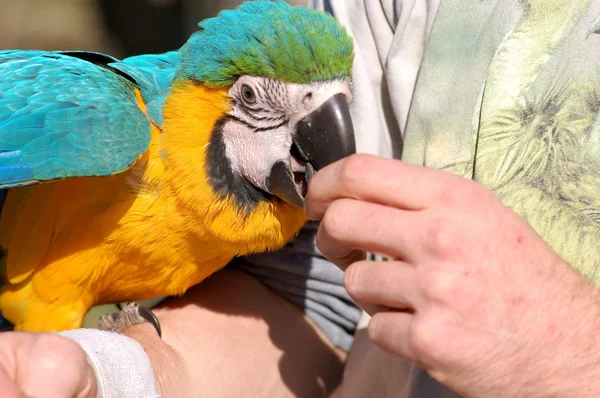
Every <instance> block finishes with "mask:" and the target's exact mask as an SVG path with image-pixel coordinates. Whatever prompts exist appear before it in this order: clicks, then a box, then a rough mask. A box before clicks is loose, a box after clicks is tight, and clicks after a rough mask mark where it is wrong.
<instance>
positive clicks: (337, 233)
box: [317, 199, 426, 269]
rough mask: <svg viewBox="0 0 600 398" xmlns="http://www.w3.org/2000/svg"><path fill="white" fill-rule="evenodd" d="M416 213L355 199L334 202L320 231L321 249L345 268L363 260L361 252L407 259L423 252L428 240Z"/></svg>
mask: <svg viewBox="0 0 600 398" xmlns="http://www.w3.org/2000/svg"><path fill="white" fill-rule="evenodd" d="M421 229H422V228H420V227H419V220H418V219H417V216H416V215H415V214H414V213H413V212H408V211H405V210H399V209H395V208H391V207H386V206H382V205H379V204H373V203H368V202H361V201H358V200H353V199H340V200H337V201H335V202H334V203H332V204H331V206H330V208H329V209H328V210H327V212H326V213H325V217H324V218H323V221H322V222H321V225H320V226H319V230H318V232H317V245H318V247H319V250H320V251H321V253H323V255H324V256H325V257H327V259H329V261H331V262H333V263H334V264H336V265H337V266H338V267H340V268H342V269H345V268H346V267H347V266H348V265H350V264H352V263H353V262H355V261H359V260H361V259H363V258H364V257H363V255H362V254H360V251H366V252H370V253H374V254H379V255H383V256H385V257H390V258H394V259H402V260H405V261H409V262H410V260H413V259H414V258H416V257H417V255H419V253H422V252H423V250H424V245H425V244H426V239H420V235H421V234H422V233H421V231H420V230H421Z"/></svg>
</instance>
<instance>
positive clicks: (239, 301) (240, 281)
mask: <svg viewBox="0 0 600 398" xmlns="http://www.w3.org/2000/svg"><path fill="white" fill-rule="evenodd" d="M155 314H156V315H157V316H158V318H159V319H160V322H161V326H162V329H163V339H162V340H160V339H159V338H158V336H157V335H156V332H154V330H153V329H152V328H151V327H150V326H149V325H138V326H135V327H132V328H129V329H128V330H126V331H125V334H127V335H129V336H131V337H133V338H135V339H136V340H138V341H139V342H140V344H141V345H142V346H143V347H144V348H145V349H146V352H147V353H148V355H149V357H150V359H151V361H152V363H153V367H154V371H155V373H156V378H157V383H158V385H159V390H160V391H161V393H162V394H163V396H168V397H170V396H173V397H179V396H186V395H185V394H189V395H194V394H197V393H198V392H201V393H202V395H206V396H242V395H244V396H298V397H304V396H306V397H318V396H327V395H329V394H331V393H332V392H333V391H334V390H335V388H336V387H337V386H338V384H339V382H340V379H341V374H342V368H343V360H342V356H343V355H342V354H340V353H339V352H336V351H335V350H334V348H333V347H332V346H331V344H330V343H329V342H328V341H327V340H326V339H325V338H324V337H322V336H321V335H320V333H319V332H318V331H317V329H316V328H315V327H314V326H313V325H312V324H311V323H310V322H309V321H308V319H307V318H306V317H305V316H304V315H303V313H302V312H301V311H300V310H299V309H298V308H297V307H296V306H295V305H293V304H291V303H289V302H288V301H287V300H285V299H283V298H282V297H281V296H279V295H277V294H275V293H273V292H272V291H271V290H269V289H267V288H265V287H264V286H263V285H262V284H260V283H259V282H258V281H257V280H255V279H254V278H252V277H250V276H248V275H246V274H244V273H242V272H238V271H223V272H221V273H219V274H217V275H215V276H213V277H211V278H210V279H209V280H207V281H205V282H203V283H202V284H201V285H199V286H197V287H195V288H193V289H191V290H190V291H189V292H188V293H186V294H185V295H184V296H183V297H182V298H177V299H173V300H171V301H169V302H167V303H165V305H164V306H162V307H161V308H158V309H156V310H155Z"/></svg>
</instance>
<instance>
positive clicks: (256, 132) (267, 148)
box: [222, 76, 352, 191]
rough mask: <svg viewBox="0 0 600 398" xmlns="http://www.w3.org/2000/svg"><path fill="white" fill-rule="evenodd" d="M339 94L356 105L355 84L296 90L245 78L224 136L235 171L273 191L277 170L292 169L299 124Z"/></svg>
mask: <svg viewBox="0 0 600 398" xmlns="http://www.w3.org/2000/svg"><path fill="white" fill-rule="evenodd" d="M337 94H344V95H345V96H346V97H347V98H348V101H349V102H350V101H351V98H352V93H351V89H350V81H348V80H334V81H330V82H317V83H311V84H295V83H284V82H281V81H279V80H275V79H269V78H261V77H253V76H242V77H240V78H239V79H238V80H237V81H236V83H235V84H234V85H233V86H232V87H231V89H230V90H229V96H230V98H231V99H232V103H233V106H232V110H231V113H230V119H229V120H228V121H227V123H226V124H225V126H224V127H223V130H222V133H223V140H224V142H225V148H226V152H225V153H226V156H227V158H228V159H229V161H230V163H231V167H232V168H233V170H234V171H235V172H237V173H239V174H240V175H242V176H244V177H245V178H246V179H247V180H248V181H250V182H251V183H252V184H253V185H254V186H256V187H258V188H260V189H263V190H265V191H268V187H267V186H266V181H267V178H268V177H269V175H270V172H271V169H272V167H273V165H274V164H276V163H277V162H284V163H285V164H287V165H288V166H289V167H290V168H291V167H292V162H291V156H290V149H291V147H292V142H293V134H294V132H295V128H296V125H297V124H298V122H300V121H301V120H302V119H304V118H305V117H306V116H308V115H309V114H311V113H312V112H313V111H315V110H316V109H317V108H319V107H320V106H321V105H322V104H323V103H324V102H326V101H327V100H328V99H330V98H331V97H333V96H335V95H337Z"/></svg>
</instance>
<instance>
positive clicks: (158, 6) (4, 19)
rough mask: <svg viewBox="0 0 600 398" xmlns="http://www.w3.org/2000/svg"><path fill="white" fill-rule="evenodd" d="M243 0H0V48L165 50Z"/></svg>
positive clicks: (294, 0) (118, 53) (119, 53)
mask: <svg viewBox="0 0 600 398" xmlns="http://www.w3.org/2000/svg"><path fill="white" fill-rule="evenodd" d="M242 2H243V1H242V0H0V9H1V10H2V12H1V13H0V49H37V50H90V51H100V52H104V53H108V54H110V55H113V56H115V57H117V58H123V57H126V56H130V55H136V54H144V53H157V52H164V51H169V50H174V49H177V48H179V47H180V46H181V45H182V44H183V43H184V42H185V40H186V39H187V37H188V36H189V35H190V34H191V33H192V32H193V31H194V30H195V29H196V25H197V23H198V22H199V21H200V20H202V19H204V18H208V17H212V16H215V15H216V14H217V13H218V12H219V11H220V10H222V9H227V8H234V7H236V6H237V5H239V4H240V3H242ZM287 2H288V3H290V4H294V5H305V4H306V0H287Z"/></svg>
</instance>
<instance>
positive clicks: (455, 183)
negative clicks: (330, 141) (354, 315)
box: [305, 155, 600, 398]
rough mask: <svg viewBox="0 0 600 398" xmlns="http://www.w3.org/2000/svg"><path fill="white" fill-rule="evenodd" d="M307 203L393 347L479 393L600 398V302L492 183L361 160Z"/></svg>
mask: <svg viewBox="0 0 600 398" xmlns="http://www.w3.org/2000/svg"><path fill="white" fill-rule="evenodd" d="M305 208H306V211H307V214H308V215H309V218H311V219H313V220H322V223H321V226H320V229H319V232H318V234H317V240H318V246H319V249H320V250H321V251H322V252H323V254H324V255H325V256H326V257H327V258H328V259H329V260H331V261H332V262H334V263H335V264H337V265H338V266H339V267H341V268H342V269H345V270H346V273H345V281H344V284H345V287H346V289H347V290H348V292H349V293H350V295H351V296H352V297H353V299H355V300H356V301H357V302H358V303H360V305H361V306H362V307H363V308H365V309H367V311H368V312H369V313H371V314H372V315H373V317H372V319H371V321H370V323H369V326H368V333H369V336H370V338H371V339H372V340H373V341H374V342H375V343H376V344H378V345H379V346H381V347H382V348H384V349H385V350H387V351H389V352H392V353H394V354H396V355H400V356H402V357H405V358H408V359H409V360H411V361H414V362H416V363H419V364H420V365H422V366H423V367H424V368H425V369H426V370H427V371H428V372H429V373H430V374H431V375H432V376H433V377H435V378H436V379H437V380H438V381H440V382H441V383H443V384H446V385H447V386H449V387H451V388H452V389H454V390H455V391H457V392H459V393H461V394H462V395H464V396H466V397H487V398H490V397H565V396H577V397H597V396H600V387H599V386H598V384H597V383H595V382H594V380H596V378H597V373H598V369H599V365H600V353H599V351H598V347H600V337H599V336H598V333H597V330H598V326H599V325H600V294H599V293H598V291H597V290H596V289H594V288H593V287H592V286H591V285H590V284H588V283H587V282H586V281H585V280H584V279H583V278H581V277H580V276H579V275H578V274H577V273H576V272H575V271H573V270H572V269H571V267H570V266H569V265H568V264H566V263H565V262H564V261H562V260H561V258H560V257H559V256H558V255H556V254H555V253H554V252H553V251H552V250H551V249H550V248H549V247H548V246H547V245H546V244H545V243H544V241H543V240H542V239H541V238H540V237H539V236H538V235H537V234H536V233H535V232H534V231H533V230H532V229H531V228H530V227H529V226H528V224H527V223H526V222H524V221H523V220H522V219H521V218H520V217H518V216H517V215H516V214H515V213H513V212H512V211H511V210H510V209H508V208H506V207H505V206H503V205H502V204H501V203H500V202H499V201H498V200H497V199H496V198H495V197H494V195H492V193H491V192H490V191H488V190H487V189H485V188H484V187H483V186H482V185H479V184H477V183H475V182H473V181H470V180H465V179H462V178H459V177H456V176H453V175H450V174H447V173H444V172H441V171H435V170H429V169H424V168H421V167H416V166H410V165H407V164H404V163H401V162H399V161H392V160H385V159H382V158H377V157H373V156H366V155H358V156H353V157H350V158H347V159H345V160H342V161H340V162H338V163H336V164H334V165H332V166H330V167H328V168H326V169H324V170H323V171H322V172H321V173H318V174H317V175H316V176H315V177H314V178H313V181H312V182H311V186H310V189H309V193H308V197H307V201H306V206H305ZM363 251H369V252H374V253H379V254H382V255H385V256H387V257H389V258H391V259H392V261H389V262H384V263H374V262H367V261H361V259H362V252H363Z"/></svg>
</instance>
